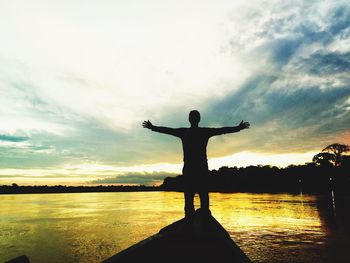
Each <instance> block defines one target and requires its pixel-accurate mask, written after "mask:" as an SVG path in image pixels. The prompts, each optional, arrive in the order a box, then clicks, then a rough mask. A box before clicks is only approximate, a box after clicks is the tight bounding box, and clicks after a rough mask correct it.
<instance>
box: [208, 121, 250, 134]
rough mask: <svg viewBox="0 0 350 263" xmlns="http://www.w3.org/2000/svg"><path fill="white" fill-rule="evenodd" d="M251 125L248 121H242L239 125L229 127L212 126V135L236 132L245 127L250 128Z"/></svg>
mask: <svg viewBox="0 0 350 263" xmlns="http://www.w3.org/2000/svg"><path fill="white" fill-rule="evenodd" d="M249 127H250V123H249V122H247V121H243V120H242V121H241V122H240V124H239V125H237V126H229V127H221V128H211V129H210V136H217V135H221V134H227V133H234V132H239V131H241V130H244V129H248V128H249Z"/></svg>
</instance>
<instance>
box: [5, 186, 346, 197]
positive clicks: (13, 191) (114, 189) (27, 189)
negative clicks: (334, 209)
mask: <svg viewBox="0 0 350 263" xmlns="http://www.w3.org/2000/svg"><path fill="white" fill-rule="evenodd" d="M330 191H331V190H329V191H322V192H319V191H300V190H299V191H286V190H281V191H271V190H270V191H266V190H265V191H264V190H260V191H256V190H255V191H254V190H248V189H244V190H243V189H242V190H223V189H222V190H220V189H213V190H210V191H209V192H211V193H251V194H283V193H285V194H294V195H298V194H301V193H302V194H316V195H323V194H328V193H330ZM118 192H180V193H181V192H183V191H182V190H180V189H167V188H164V187H163V186H113V185H111V186H10V185H1V186H0V195H21V194H70V193H118ZM349 194H350V193H349Z"/></svg>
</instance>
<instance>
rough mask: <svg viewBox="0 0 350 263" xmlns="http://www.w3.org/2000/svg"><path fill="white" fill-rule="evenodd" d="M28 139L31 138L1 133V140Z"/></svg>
mask: <svg viewBox="0 0 350 263" xmlns="http://www.w3.org/2000/svg"><path fill="white" fill-rule="evenodd" d="M27 140H29V138H28V137H23V136H12V135H5V134H0V141H5V142H23V141H27Z"/></svg>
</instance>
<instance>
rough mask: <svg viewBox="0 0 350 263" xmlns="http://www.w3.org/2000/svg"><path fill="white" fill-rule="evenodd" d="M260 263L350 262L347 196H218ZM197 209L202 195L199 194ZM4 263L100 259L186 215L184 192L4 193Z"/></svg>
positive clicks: (228, 224)
mask: <svg viewBox="0 0 350 263" xmlns="http://www.w3.org/2000/svg"><path fill="white" fill-rule="evenodd" d="M210 201H211V211H212V214H213V216H214V217H215V218H216V219H217V220H218V221H219V222H220V223H221V224H222V225H223V226H224V227H225V228H226V230H227V231H228V232H229V234H230V236H231V237H232V239H233V240H234V241H235V242H236V243H237V244H238V245H239V246H240V247H241V249H242V250H243V251H244V252H245V253H246V254H247V255H248V256H249V257H250V258H251V259H252V261H253V262H269V263H276V262H303V263H307V262H344V263H345V262H350V256H349V255H348V250H349V248H350V231H349V226H348V224H350V223H349V222H350V221H349V219H350V217H349V212H348V210H349V209H348V208H347V207H348V205H347V204H348V201H349V198H348V197H344V196H343V197H337V196H336V195H335V194H334V193H330V194H329V195H327V196H316V195H307V194H299V195H292V194H250V193H227V194H226V193H211V194H210ZM195 203H196V205H197V206H198V203H199V200H198V198H197V197H196V199H195ZM0 211H1V215H0V262H3V261H6V260H9V259H11V258H14V257H16V256H19V255H23V254H25V255H27V256H28V257H29V258H30V260H31V262H32V263H42V262H51V263H55V262H60V263H62V262H99V261H101V260H103V259H105V258H107V257H109V256H111V255H113V254H115V253H117V252H118V251H120V250H122V249H124V248H127V247H128V246H130V245H132V244H134V243H136V242H138V241H140V240H142V239H144V238H146V237H148V236H150V235H152V234H155V233H157V232H158V231H159V229H160V228H162V227H164V226H166V225H168V224H170V223H172V222H174V221H176V220H178V219H181V218H182V217H183V196H182V194H181V193H177V192H127V193H125V192H118V193H69V194H26V195H0Z"/></svg>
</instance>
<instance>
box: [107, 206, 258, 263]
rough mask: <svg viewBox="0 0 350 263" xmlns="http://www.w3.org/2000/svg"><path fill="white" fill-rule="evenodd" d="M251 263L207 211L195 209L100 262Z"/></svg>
mask: <svg viewBox="0 0 350 263" xmlns="http://www.w3.org/2000/svg"><path fill="white" fill-rule="evenodd" d="M122 262H123V263H124V262H129V263H130V262H147V263H148V262H149V263H152V262H195V263H201V262H215V263H216V262H251V261H250V259H249V258H248V257H247V256H246V255H245V254H244V252H243V251H242V250H241V249H240V248H239V247H238V246H237V245H236V244H235V242H234V241H233V240H232V239H231V238H230V236H229V234H228V233H227V231H226V230H225V229H224V228H223V227H222V226H221V225H220V223H219V222H218V221H217V220H216V219H215V218H214V217H213V216H211V215H210V214H208V213H203V212H201V211H200V210H199V211H198V210H197V211H196V213H195V215H194V216H193V218H192V219H191V220H186V219H181V220H179V221H176V222H175V223H173V224H171V225H169V226H167V227H165V228H163V229H161V230H160V231H159V233H157V234H155V235H153V236H151V237H149V238H147V239H145V240H143V241H141V242H139V243H137V244H135V245H133V246H131V247H129V248H127V249H125V250H123V251H121V252H119V253H117V254H116V255H114V256H112V257H110V258H108V259H106V260H104V261H103V263H122Z"/></svg>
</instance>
